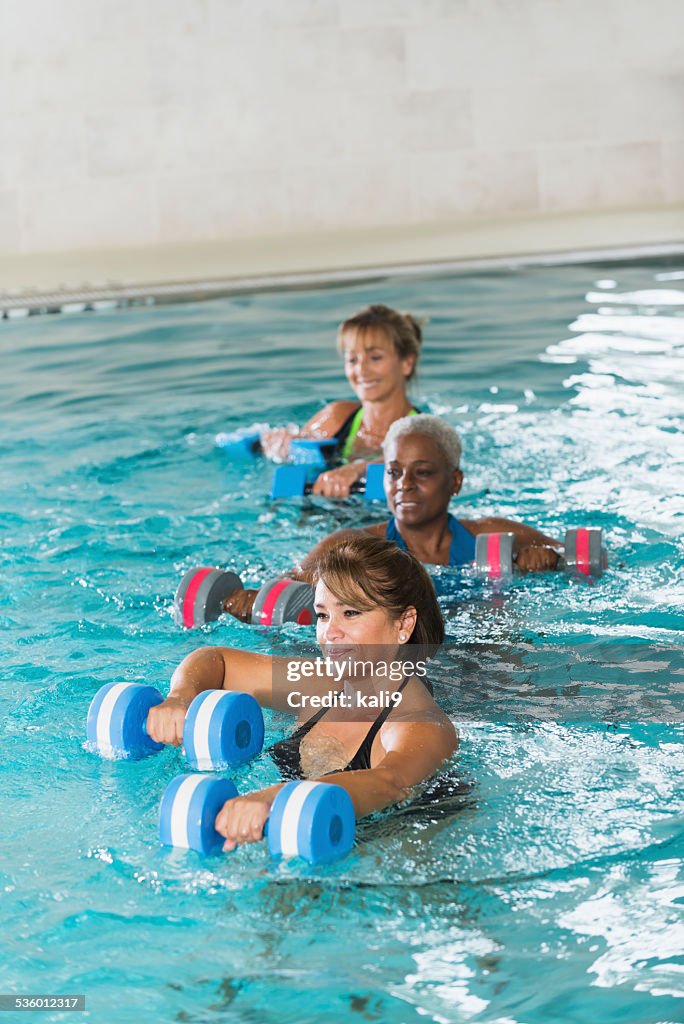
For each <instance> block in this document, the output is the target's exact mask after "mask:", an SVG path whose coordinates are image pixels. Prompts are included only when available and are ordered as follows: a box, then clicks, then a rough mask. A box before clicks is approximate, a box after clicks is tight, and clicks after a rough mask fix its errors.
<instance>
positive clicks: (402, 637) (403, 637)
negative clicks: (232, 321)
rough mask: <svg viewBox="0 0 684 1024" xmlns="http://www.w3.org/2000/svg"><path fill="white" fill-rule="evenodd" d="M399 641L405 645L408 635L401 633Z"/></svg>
mask: <svg viewBox="0 0 684 1024" xmlns="http://www.w3.org/2000/svg"><path fill="white" fill-rule="evenodd" d="M399 639H400V640H401V642H402V644H403V643H405V641H406V633H400V634H399Z"/></svg>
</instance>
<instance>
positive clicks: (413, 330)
mask: <svg viewBox="0 0 684 1024" xmlns="http://www.w3.org/2000/svg"><path fill="white" fill-rule="evenodd" d="M422 340H423V338H422V331H421V328H420V324H419V323H418V321H417V320H415V319H414V317H412V316H411V315H410V314H409V313H399V312H397V311H396V310H394V309H390V308H389V307H388V306H382V305H373V306H367V307H366V308H365V309H362V310H360V311H359V312H358V313H356V314H354V316H352V317H349V319H348V320H345V321H344V323H343V324H342V325H341V327H340V329H339V332H338V339H337V343H338V348H339V350H340V352H341V353H342V354H343V356H344V372H345V375H346V377H347V380H348V381H349V383H350V385H351V387H352V389H353V390H354V392H355V394H356V396H357V401H349V400H342V401H339V402H331V403H330V404H329V405H327V406H326V407H325V408H324V409H322V410H321V411H320V412H319V413H316V415H315V416H313V417H312V418H311V419H310V420H309V421H308V423H305V424H304V426H303V427H302V428H301V429H295V430H291V429H289V428H280V429H277V430H268V431H265V433H263V434H262V435H261V446H262V449H263V451H264V454H265V455H267V456H268V457H270V458H278V459H285V458H287V455H288V452H289V446H290V441H291V439H292V438H293V437H310V438H320V439H323V438H336V439H337V441H338V444H339V454H338V458H339V460H340V462H342V465H341V466H339V467H338V468H337V469H329V470H326V471H325V472H324V473H322V474H321V475H320V476H319V478H318V480H317V481H316V483H315V485H314V489H313V493H314V494H320V495H324V496H326V497H331V498H345V497H347V496H348V494H349V493H350V488H351V486H352V485H353V484H354V483H355V482H356V481H357V480H360V479H361V478H362V477H363V476H365V473H366V466H367V464H368V463H369V462H382V454H381V447H382V442H383V441H384V439H385V434H386V433H387V431H388V430H389V428H390V426H391V425H392V423H394V421H395V420H398V419H400V418H401V417H402V416H406V415H411V414H412V413H415V412H417V411H418V410H417V409H415V408H414V407H413V406H412V404H411V402H410V401H409V399H408V397H407V386H408V382H409V381H410V380H411V378H412V377H413V376H414V374H415V371H416V364H417V362H418V357H419V355H420V347H421V344H422Z"/></svg>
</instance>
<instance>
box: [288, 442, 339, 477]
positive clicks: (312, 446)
mask: <svg viewBox="0 0 684 1024" xmlns="http://www.w3.org/2000/svg"><path fill="white" fill-rule="evenodd" d="M337 448H338V442H337V441H336V440H335V438H334V437H326V438H322V439H318V438H313V437H293V438H292V440H291V441H290V461H291V462H292V463H293V465H296V466H314V467H316V468H317V469H325V467H326V466H328V465H329V464H330V461H331V459H332V457H333V455H334V454H335V451H336V450H337Z"/></svg>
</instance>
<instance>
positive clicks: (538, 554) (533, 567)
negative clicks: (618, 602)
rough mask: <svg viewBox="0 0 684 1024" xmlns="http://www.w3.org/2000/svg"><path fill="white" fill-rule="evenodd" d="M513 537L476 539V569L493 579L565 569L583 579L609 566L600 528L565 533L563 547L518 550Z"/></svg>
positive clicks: (484, 535)
mask: <svg viewBox="0 0 684 1024" xmlns="http://www.w3.org/2000/svg"><path fill="white" fill-rule="evenodd" d="M515 543H516V537H515V534H514V533H481V534H479V535H478V536H477V537H476V539H475V566H476V568H477V570H478V571H479V572H482V573H484V574H485V575H487V576H490V577H494V578H496V577H499V576H510V575H511V574H512V573H513V571H514V569H516V568H517V569H518V570H520V571H521V572H531V571H537V572H538V571H544V570H548V569H564V570H566V571H568V572H571V573H574V574H576V575H580V576H600V575H601V574H602V572H603V570H604V569H606V568H607V566H608V558H607V555H606V551H605V548H604V547H603V535H602V531H601V529H600V527H589V528H587V527H580V528H579V529H572V530H566V532H565V542H564V544H563V546H562V547H561V546H560V544H559V545H558V546H557V547H555V548H554V547H551V546H550V545H526V546H523V547H521V548H519V549H518V551H516V549H515Z"/></svg>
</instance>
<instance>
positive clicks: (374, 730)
mask: <svg viewBox="0 0 684 1024" xmlns="http://www.w3.org/2000/svg"><path fill="white" fill-rule="evenodd" d="M410 679H411V677H410V676H407V675H404V678H403V679H402V681H401V685H400V687H399V689H398V690H397V691H396V692H397V693H401V692H402V690H404V689H405V688H406V686H407V685H408V683H409V682H410ZM400 700H401V698H399V697H397V698H396V699H395V700H393V701H392V702H391V703H390V704H388V705H387V707H386V708H383V709H382V711H381V712H380V714H379V715H378V717H377V718H376V719H375V721H374V722H373V724H372V725H371V727H370V729H369V730H368V732H367V733H366V735H365V736H364V738H363V740H362V741H361V744H360V746H359V749H358V750H357V751H356V753H355V754H354V756H353V757H352V759H351V761H350V762H349V764H348V765H347V769H349V768H350V767H351V766H352V765H354V763H355V761H356V760H357V759H358V758H359V757H360V756H361V755H362V754H363V752H364V751H365V752H366V753H367V755H368V758H367V760H368V764H369V766H370V752H371V747H372V746H373V741H374V740H375V737H376V736H377V735H378V733H379V732H380V730H381V729H382V727H383V725H384V724H385V722H386V721H387V719H388V718H389V716H390V715H391V714H392V712H393V711H394V709H395V708H396V707H397V706H398V705H399V703H400Z"/></svg>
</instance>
